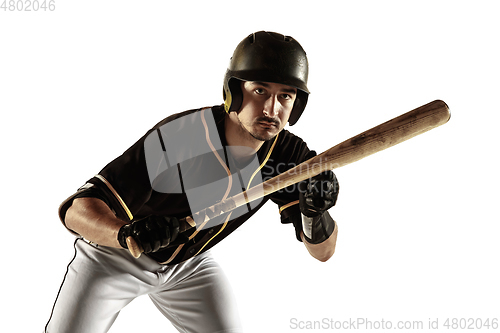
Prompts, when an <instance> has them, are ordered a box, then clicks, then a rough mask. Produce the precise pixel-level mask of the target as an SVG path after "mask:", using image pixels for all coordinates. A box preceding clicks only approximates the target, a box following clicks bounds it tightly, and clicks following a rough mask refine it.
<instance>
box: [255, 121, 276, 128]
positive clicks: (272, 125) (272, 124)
mask: <svg viewBox="0 0 500 333" xmlns="http://www.w3.org/2000/svg"><path fill="white" fill-rule="evenodd" d="M257 124H259V125H260V126H261V127H263V128H278V127H279V124H278V122H277V121H274V120H258V121H257Z"/></svg>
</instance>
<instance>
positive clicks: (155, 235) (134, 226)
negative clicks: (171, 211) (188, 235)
mask: <svg viewBox="0 0 500 333" xmlns="http://www.w3.org/2000/svg"><path fill="white" fill-rule="evenodd" d="M178 234H179V220H178V219H177V218H175V217H165V216H155V215H151V216H148V217H145V218H143V219H140V220H137V221H134V222H132V223H130V224H126V225H124V226H122V227H121V228H120V230H119V231H118V242H120V245H121V246H122V247H123V248H126V249H127V248H128V247H127V242H126V239H127V237H129V236H132V238H133V239H134V240H135V241H136V242H137V244H138V245H140V246H141V247H142V249H143V250H144V253H151V252H156V251H158V250H159V249H161V248H164V247H166V246H168V245H169V244H170V243H172V242H173V241H174V240H175V239H176V238H177V235H178Z"/></svg>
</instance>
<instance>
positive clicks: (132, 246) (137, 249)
mask: <svg viewBox="0 0 500 333" xmlns="http://www.w3.org/2000/svg"><path fill="white" fill-rule="evenodd" d="M125 241H126V242H127V246H128V250H129V251H130V253H131V254H132V255H133V256H134V258H136V259H137V258H139V257H140V256H141V254H142V252H143V251H144V250H143V249H142V247H141V246H140V245H139V244H137V242H136V241H135V240H134V239H133V238H132V236H128V237H127V239H126V240H125Z"/></svg>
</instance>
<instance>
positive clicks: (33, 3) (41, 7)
mask: <svg viewBox="0 0 500 333" xmlns="http://www.w3.org/2000/svg"><path fill="white" fill-rule="evenodd" d="M0 10H3V11H4V12H6V11H9V12H39V11H44V12H46V11H51V12H53V11H54V10H56V0H3V2H2V4H1V5H0Z"/></svg>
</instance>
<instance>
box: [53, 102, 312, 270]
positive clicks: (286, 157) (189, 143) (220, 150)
mask: <svg viewBox="0 0 500 333" xmlns="http://www.w3.org/2000/svg"><path fill="white" fill-rule="evenodd" d="M210 122H212V123H213V124H212V125H211V124H210ZM224 122H225V112H224V108H223V106H222V105H220V106H214V107H212V108H205V109H196V110H189V111H185V112H182V113H178V114H174V115H172V116H169V117H167V118H165V119H164V120H162V121H161V122H159V123H158V124H157V125H156V126H154V127H153V128H152V129H151V130H149V131H148V132H147V133H146V134H145V135H144V136H143V137H142V138H141V139H139V140H138V141H137V142H136V143H135V144H134V145H132V146H131V147H130V148H129V149H128V150H126V151H125V152H124V153H123V154H122V155H120V156H119V157H117V158H116V159H115V160H113V161H112V162H110V163H109V164H108V165H106V166H105V167H104V168H103V169H102V170H101V171H100V172H99V174H98V175H96V176H95V177H93V178H91V179H90V180H88V182H87V184H86V185H85V186H83V187H82V189H81V190H80V191H79V192H77V193H76V194H75V195H73V196H71V197H70V198H68V200H66V201H65V202H64V203H63V204H62V205H61V209H60V217H61V220H62V221H63V223H64V215H65V212H66V209H67V208H68V207H69V206H70V205H71V202H72V199H74V198H75V197H77V196H78V195H80V196H82V193H83V196H94V197H98V198H100V199H102V200H103V201H105V202H106V203H107V204H108V206H109V207H110V208H111V209H112V210H113V211H114V212H115V214H116V215H117V216H118V217H120V218H121V219H124V220H126V221H132V220H137V219H140V218H143V217H146V216H148V215H163V216H175V217H177V218H183V217H186V216H190V215H192V214H193V213H196V212H197V211H198V210H201V209H203V208H206V207H209V206H211V205H213V204H215V203H217V202H219V201H221V200H223V199H225V198H227V197H230V196H232V195H234V194H236V193H238V192H241V191H244V190H246V189H248V188H250V187H251V186H254V185H257V184H258V183H260V182H261V181H262V180H266V179H269V178H272V177H274V176H276V175H278V174H279V173H283V172H284V171H286V170H288V169H290V168H292V167H294V166H296V165H298V164H300V163H302V162H304V161H306V160H308V159H310V158H311V157H313V156H315V155H316V153H315V152H314V151H311V150H309V149H308V147H307V145H306V143H305V142H304V141H303V140H302V139H300V138H299V137H297V136H295V135H294V134H292V133H290V132H289V131H287V130H282V131H281V132H280V133H279V134H278V135H277V136H276V137H275V138H273V139H271V140H270V141H266V142H265V143H264V144H263V145H262V146H261V148H260V149H259V151H258V152H257V153H256V154H255V156H254V158H253V159H251V160H250V161H247V162H246V163H244V164H243V165H238V164H237V163H233V162H234V160H233V159H232V158H231V154H229V153H228V149H226V148H227V142H226V138H225V131H224ZM193 147H194V148H193ZM232 161H233V162H232ZM214 184H217V186H215V185H214ZM268 200H272V201H273V202H275V203H276V204H277V205H278V208H279V210H277V211H279V213H280V214H281V222H282V223H293V225H294V226H295V231H296V235H297V239H298V240H300V237H299V233H300V231H301V223H300V220H301V218H300V210H299V205H298V200H299V192H298V187H297V186H295V185H292V186H289V187H287V188H285V189H282V190H280V191H278V192H275V193H272V194H270V195H268V196H265V197H264V198H262V199H260V200H257V201H256V202H253V203H250V204H247V205H246V206H243V207H240V208H238V209H237V210H236V211H233V212H229V213H224V214H223V215H221V216H219V217H217V218H215V219H214V220H211V221H210V223H208V224H205V225H203V226H197V227H196V228H193V229H191V230H189V233H187V235H186V236H187V237H188V239H189V240H188V241H187V242H186V243H184V244H180V245H175V246H169V247H167V248H164V249H161V250H159V251H157V252H154V253H149V254H147V255H148V256H149V257H151V258H152V259H154V260H156V261H157V262H159V263H165V264H177V263H179V262H182V261H184V260H187V259H189V258H191V257H193V256H195V255H197V254H199V253H202V252H204V251H207V250H208V249H210V248H211V247H213V246H214V245H215V244H217V243H218V242H220V241H221V240H222V239H224V238H225V237H227V236H228V235H229V234H231V233H232V232H233V231H234V230H236V229H237V228H238V227H239V226H241V225H242V224H243V223H244V222H245V221H246V220H248V219H249V218H250V217H251V216H252V215H253V214H254V213H255V212H257V210H259V209H260V208H261V207H262V206H263V205H264V204H265V203H266V202H267V201H268Z"/></svg>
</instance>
